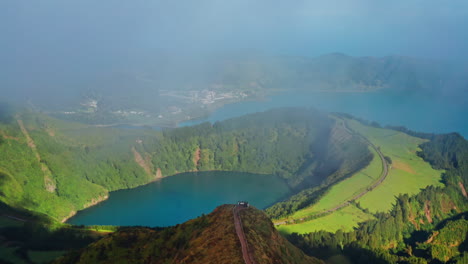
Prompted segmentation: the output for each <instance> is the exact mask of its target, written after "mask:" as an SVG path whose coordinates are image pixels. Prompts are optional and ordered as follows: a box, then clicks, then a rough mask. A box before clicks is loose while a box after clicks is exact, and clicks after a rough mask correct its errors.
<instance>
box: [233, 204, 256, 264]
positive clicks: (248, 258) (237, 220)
mask: <svg viewBox="0 0 468 264" xmlns="http://www.w3.org/2000/svg"><path fill="white" fill-rule="evenodd" d="M244 208H245V207H242V206H237V205H234V208H233V209H232V212H233V214H234V227H235V228H236V233H237V236H238V237H239V241H240V243H241V248H242V257H243V258H244V262H245V264H255V261H254V258H253V254H252V251H251V250H250V249H249V245H248V243H247V238H246V236H245V233H244V227H243V226H242V221H241V217H240V215H239V212H240V211H241V210H243V209H244Z"/></svg>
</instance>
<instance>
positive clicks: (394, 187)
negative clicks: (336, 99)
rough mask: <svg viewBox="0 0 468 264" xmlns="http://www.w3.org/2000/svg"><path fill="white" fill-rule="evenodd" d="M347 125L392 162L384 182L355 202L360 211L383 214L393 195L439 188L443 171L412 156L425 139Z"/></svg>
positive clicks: (386, 130) (384, 130) (391, 204)
mask: <svg viewBox="0 0 468 264" xmlns="http://www.w3.org/2000/svg"><path fill="white" fill-rule="evenodd" d="M348 124H349V126H350V127H351V128H352V129H353V130H354V131H357V132H358V133H360V134H362V135H364V136H365V137H367V138H368V139H369V140H370V141H371V142H372V143H373V144H374V145H375V146H377V147H380V150H381V151H382V153H383V154H384V155H385V156H388V157H390V158H391V159H392V165H391V169H390V171H389V173H388V176H387V179H385V181H384V182H383V183H382V184H381V185H379V186H378V187H377V188H375V189H374V190H372V191H371V192H369V193H368V194H366V195H365V196H363V197H362V198H360V199H359V200H358V202H360V204H361V206H362V207H363V208H367V209H369V210H370V211H371V212H378V211H381V212H386V211H389V210H390V209H391V208H392V206H393V203H394V201H395V196H398V195H399V194H403V193H408V194H416V193H418V192H420V190H421V189H422V188H425V187H427V186H429V185H435V186H442V183H441V182H440V180H441V174H442V172H443V171H437V170H434V169H433V168H432V167H431V165H430V164H429V163H427V162H425V161H424V160H423V159H422V158H420V157H419V156H417V155H416V152H417V151H419V150H420V149H419V147H418V146H419V145H420V144H422V143H424V142H425V141H426V140H424V139H420V138H416V137H412V136H408V135H407V134H404V133H401V132H397V131H393V130H388V129H381V128H374V127H368V126H364V125H362V124H360V123H358V122H356V121H349V122H348Z"/></svg>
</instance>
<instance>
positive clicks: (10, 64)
mask: <svg viewBox="0 0 468 264" xmlns="http://www.w3.org/2000/svg"><path fill="white" fill-rule="evenodd" d="M467 10H468V3H467V2H466V1H462V0H456V1H450V2H445V1H435V0H431V1H400V0H399V1H391V2H384V1H370V0H360V1H339V0H333V1H264V0H260V1H246V0H242V1H211V0H203V1H142V0H137V1H130V2H128V1H108V0H106V1H90V0H85V1H51V0H44V1H2V2H1V3H0V30H1V32H2V36H1V39H2V41H0V54H1V56H0V57H1V58H2V59H1V62H0V69H1V73H0V74H1V79H0V80H1V84H2V85H1V89H2V90H4V89H7V90H9V91H10V92H11V90H13V89H14V90H16V89H20V90H19V91H24V90H26V91H31V89H33V90H38V89H40V90H42V89H49V90H50V91H53V92H58V91H63V90H65V91H66V93H63V94H67V93H68V92H69V91H71V90H73V89H80V90H81V89H84V87H85V86H86V85H89V83H90V82H91V83H92V82H93V80H95V79H96V78H99V76H101V75H102V74H104V73H108V72H112V71H118V70H121V71H122V70H124V71H132V70H134V71H139V70H143V69H146V68H147V67H151V65H152V64H154V63H155V62H156V61H159V60H164V58H163V57H165V58H166V60H168V59H169V60H171V61H172V60H174V61H175V63H176V62H177V60H175V58H176V57H177V58H178V60H179V61H180V58H182V60H183V62H187V61H188V57H195V58H196V57H198V58H205V57H213V56H214V57H217V56H220V55H224V56H226V54H229V55H230V56H233V55H236V54H246V53H263V54H265V53H266V54H272V55H297V56H318V55H322V54H326V53H330V52H343V53H346V54H350V55H355V56H385V55H391V54H398V55H406V56H417V57H428V58H443V59H461V58H465V57H466V56H467V54H468V53H467V51H466V49H465V47H466V46H467V45H468V33H467V32H468V31H467V30H466V23H467V17H468V16H467V12H468V11H467ZM171 77H174V78H177V76H171ZM13 94H14V93H13Z"/></svg>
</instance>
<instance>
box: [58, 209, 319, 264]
mask: <svg viewBox="0 0 468 264" xmlns="http://www.w3.org/2000/svg"><path fill="white" fill-rule="evenodd" d="M233 207H234V205H222V206H220V207H218V208H216V209H215V210H214V211H213V212H212V213H210V214H208V215H203V216H201V217H199V218H196V219H193V220H190V221H188V222H186V223H183V224H181V225H177V226H175V227H168V228H165V229H162V230H157V229H150V228H126V229H123V230H121V231H118V232H115V233H113V234H111V235H109V236H107V237H105V238H103V239H101V240H99V241H97V242H95V243H93V244H91V245H89V246H88V247H86V248H84V249H82V250H80V251H77V252H73V253H70V254H68V255H66V256H65V257H63V258H61V259H58V260H57V261H55V262H54V263H86V264H87V263H219V264H222V263H229V264H231V263H244V260H243V258H242V252H241V249H240V242H239V238H238V237H237V234H236V231H235V228H234V221H233V220H234V218H233V211H232V209H233ZM241 213H242V214H241V219H242V222H243V226H244V232H245V233H246V238H247V243H248V244H249V246H250V247H251V250H252V252H253V256H254V261H255V262H256V263H259V264H260V263H265V264H270V263H291V264H293V263H297V264H300V263H304V264H305V263H323V262H322V261H320V260H318V259H316V258H313V257H309V256H306V255H305V254H304V253H303V252H301V251H300V250H299V249H297V248H295V247H294V246H293V245H292V244H290V243H289V242H288V241H287V240H286V239H284V238H283V237H281V236H280V235H279V234H278V232H277V231H276V230H275V228H274V227H273V224H272V223H271V221H270V220H269V219H268V217H267V216H266V215H265V214H264V213H263V212H262V211H260V210H257V209H255V208H252V207H251V208H248V209H246V210H243V211H241Z"/></svg>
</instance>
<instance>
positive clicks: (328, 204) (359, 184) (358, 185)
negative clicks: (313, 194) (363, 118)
mask: <svg viewBox="0 0 468 264" xmlns="http://www.w3.org/2000/svg"><path fill="white" fill-rule="evenodd" d="M369 150H370V151H371V152H372V154H373V155H374V157H373V159H372V161H371V162H370V164H369V165H368V166H367V167H365V168H364V169H362V170H361V171H359V172H358V173H356V174H354V175H353V176H352V177H350V178H348V179H346V180H343V181H341V182H339V183H337V184H335V185H334V186H333V187H332V188H331V189H330V191H329V192H327V194H325V195H324V196H323V197H322V198H321V199H320V201H319V202H318V203H316V204H314V205H312V206H310V207H307V208H305V209H303V210H300V211H297V212H296V213H294V214H293V215H292V216H291V217H292V218H294V219H297V218H301V217H305V216H308V215H310V214H314V213H318V212H321V211H325V210H328V209H331V208H334V207H336V206H338V205H340V204H342V203H343V202H346V201H347V200H349V199H351V198H352V197H354V196H355V195H357V194H359V193H361V192H363V191H364V190H365V189H366V188H367V187H368V186H369V185H371V184H372V183H373V182H375V181H376V180H378V179H379V176H380V174H381V173H382V161H381V160H380V158H379V155H378V154H377V152H376V151H375V150H374V149H372V148H369Z"/></svg>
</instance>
